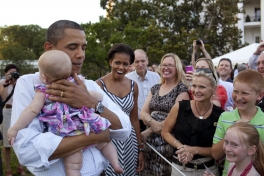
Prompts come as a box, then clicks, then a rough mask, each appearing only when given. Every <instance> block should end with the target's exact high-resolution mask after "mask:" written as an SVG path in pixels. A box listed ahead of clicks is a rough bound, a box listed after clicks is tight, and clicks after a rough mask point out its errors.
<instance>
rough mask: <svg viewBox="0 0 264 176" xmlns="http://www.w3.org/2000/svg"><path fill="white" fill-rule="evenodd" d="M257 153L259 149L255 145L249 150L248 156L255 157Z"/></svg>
mask: <svg viewBox="0 0 264 176" xmlns="http://www.w3.org/2000/svg"><path fill="white" fill-rule="evenodd" d="M256 151H257V147H256V146H255V145H253V146H251V147H250V148H249V150H248V155H249V156H252V155H254V154H255V153H256Z"/></svg>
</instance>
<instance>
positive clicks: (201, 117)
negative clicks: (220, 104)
mask: <svg viewBox="0 0 264 176" xmlns="http://www.w3.org/2000/svg"><path fill="white" fill-rule="evenodd" d="M211 105H212V103H210V106H209V108H208V109H207V110H206V111H205V113H204V114H203V115H201V114H200V113H199V111H198V109H197V107H196V101H194V106H195V109H196V111H197V113H198V114H199V119H204V117H203V116H204V115H205V114H206V113H207V112H208V111H209V109H210V108H211Z"/></svg>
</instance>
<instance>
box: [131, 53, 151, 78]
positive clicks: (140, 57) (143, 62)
mask: <svg viewBox="0 0 264 176" xmlns="http://www.w3.org/2000/svg"><path fill="white" fill-rule="evenodd" d="M147 65H148V58H147V56H146V55H145V54H144V53H142V51H135V61H134V66H135V69H136V72H137V73H138V74H144V73H145V72H146V70H147Z"/></svg>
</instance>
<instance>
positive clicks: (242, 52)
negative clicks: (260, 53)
mask: <svg viewBox="0 0 264 176" xmlns="http://www.w3.org/2000/svg"><path fill="white" fill-rule="evenodd" d="M258 46H259V43H252V44H250V45H248V46H245V47H243V48H240V49H238V50H236V51H232V52H230V53H227V54H225V55H222V56H219V57H216V58H214V59H212V61H213V63H214V65H215V66H218V63H219V61H220V59H222V58H228V59H230V60H231V61H232V65H233V66H234V65H236V63H238V64H242V63H248V60H249V58H250V57H251V56H252V55H253V53H254V52H255V51H256V49H257V47H258Z"/></svg>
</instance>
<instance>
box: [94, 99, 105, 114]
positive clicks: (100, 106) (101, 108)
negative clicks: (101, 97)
mask: <svg viewBox="0 0 264 176" xmlns="http://www.w3.org/2000/svg"><path fill="white" fill-rule="evenodd" d="M103 111H104V105H103V104H102V102H101V101H98V103H97V105H96V107H95V113H96V114H101V113H102V112H103Z"/></svg>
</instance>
